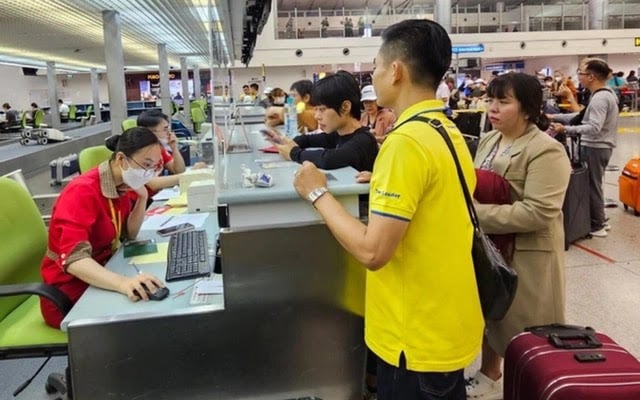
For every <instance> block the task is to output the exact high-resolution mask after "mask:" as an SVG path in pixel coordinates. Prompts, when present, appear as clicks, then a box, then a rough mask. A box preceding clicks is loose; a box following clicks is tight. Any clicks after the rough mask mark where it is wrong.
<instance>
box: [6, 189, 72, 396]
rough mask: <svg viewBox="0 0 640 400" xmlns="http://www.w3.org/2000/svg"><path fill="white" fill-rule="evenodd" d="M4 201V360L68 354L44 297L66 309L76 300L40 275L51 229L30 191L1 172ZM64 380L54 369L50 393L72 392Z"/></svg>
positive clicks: (46, 387)
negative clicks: (43, 310) (44, 308)
mask: <svg viewBox="0 0 640 400" xmlns="http://www.w3.org/2000/svg"><path fill="white" fill-rule="evenodd" d="M0 204H2V207H0V232H2V234H3V235H2V236H3V238H2V241H0V360H9V359H18V358H33V357H47V360H46V361H45V363H46V362H47V361H49V358H51V357H52V356H61V355H67V353H68V350H67V341H68V340H67V335H66V333H64V332H62V331H60V330H58V329H55V328H51V327H50V326H48V325H47V324H45V322H44V320H43V318H42V315H41V314H40V302H39V297H40V296H43V297H46V298H47V299H49V300H51V301H52V302H53V303H54V304H55V305H56V306H57V307H58V308H59V309H60V311H61V312H62V313H63V314H67V313H68V312H69V310H70V309H71V306H72V304H71V301H69V299H68V298H67V297H66V296H65V295H64V293H62V292H61V291H60V290H58V289H57V288H55V287H53V286H50V285H46V284H44V283H42V281H41V278H40V263H41V261H42V257H43V256H44V254H45V251H46V248H47V229H46V228H45V226H44V223H43V222H42V219H41V218H40V214H39V213H38V209H37V208H36V206H35V204H33V202H32V201H30V195H29V193H28V192H27V191H26V190H25V189H24V187H22V186H21V185H20V184H19V183H18V182H16V181H15V180H12V179H9V178H7V177H2V178H0ZM43 366H44V364H43ZM39 371H40V370H38V372H39ZM38 372H36V375H37V373H38ZM67 374H68V371H67ZM34 377H35V375H34ZM32 379H33V378H32ZM65 381H67V382H68V379H65V377H64V376H63V375H62V374H51V375H50V376H49V378H48V380H47V384H46V385H45V389H46V390H47V393H50V394H51V393H55V392H56V391H58V392H60V393H62V394H64V393H66V392H68V389H67V384H66V382H65ZM30 382H31V380H28V381H27V382H25V384H23V385H21V386H20V388H18V389H17V390H16V393H14V395H17V393H19V392H20V391H22V389H24V388H25V387H26V386H27V385H28V384H29V383H30ZM69 388H70V386H69Z"/></svg>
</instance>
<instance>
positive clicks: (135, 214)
mask: <svg viewBox="0 0 640 400" xmlns="http://www.w3.org/2000/svg"><path fill="white" fill-rule="evenodd" d="M136 194H137V195H138V199H137V200H136V204H135V205H134V206H133V209H132V210H131V213H129V217H128V218H127V222H126V223H127V226H126V234H127V238H128V239H135V238H136V236H138V232H140V226H142V222H143V220H144V213H145V210H146V209H147V199H148V198H149V193H148V192H147V188H146V187H145V186H142V187H141V188H140V189H138V190H136Z"/></svg>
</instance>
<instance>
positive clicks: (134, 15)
mask: <svg viewBox="0 0 640 400" xmlns="http://www.w3.org/2000/svg"><path fill="white" fill-rule="evenodd" d="M208 3H209V2H208V0H92V1H86V0H30V1H28V2H25V1H24V0H2V1H0V57H1V56H2V55H3V54H4V55H7V56H14V57H25V58H31V57H35V59H40V60H42V61H56V62H62V61H64V62H65V63H70V62H73V61H74V60H76V62H77V64H78V65H83V66H104V64H105V61H104V46H103V27H102V10H115V11H118V13H119V16H120V21H121V33H122V47H123V52H124V59H125V65H128V66H129V65H131V66H133V65H157V64H158V59H157V58H158V52H157V45H158V43H165V44H166V48H167V53H168V54H169V62H170V63H172V64H176V63H179V58H178V57H179V55H181V54H188V55H189V57H188V60H187V62H188V63H189V64H193V63H195V62H196V61H197V62H200V60H202V58H203V57H204V59H205V60H206V59H207V57H208V54H209V38H208V27H207V25H205V24H203V23H202V18H203V7H204V9H205V10H206V7H207V6H208ZM192 59H193V60H192ZM203 64H204V65H206V64H207V62H206V61H205V63H203Z"/></svg>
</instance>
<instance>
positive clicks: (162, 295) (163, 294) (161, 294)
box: [133, 283, 171, 301]
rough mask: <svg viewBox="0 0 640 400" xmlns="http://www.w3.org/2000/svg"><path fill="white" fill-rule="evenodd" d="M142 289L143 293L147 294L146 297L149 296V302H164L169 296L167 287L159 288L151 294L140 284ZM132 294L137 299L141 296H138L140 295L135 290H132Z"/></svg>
mask: <svg viewBox="0 0 640 400" xmlns="http://www.w3.org/2000/svg"><path fill="white" fill-rule="evenodd" d="M142 287H143V288H144V291H145V292H147V296H149V300H156V301H160V300H164V299H166V298H167V296H169V293H171V292H170V291H169V288H168V287H159V288H158V289H156V291H155V292H153V293H151V292H150V291H149V289H147V287H146V286H145V284H144V283H143V284H142ZM133 293H134V294H135V295H136V296H138V297H140V298H142V296H140V295H139V294H138V291H137V290H135V289H134V290H133Z"/></svg>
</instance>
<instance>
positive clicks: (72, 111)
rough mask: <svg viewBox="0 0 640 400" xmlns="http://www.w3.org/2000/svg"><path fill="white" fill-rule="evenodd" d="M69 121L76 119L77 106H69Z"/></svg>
mask: <svg viewBox="0 0 640 400" xmlns="http://www.w3.org/2000/svg"><path fill="white" fill-rule="evenodd" d="M69 119H76V106H75V104H71V105H70V106H69Z"/></svg>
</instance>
